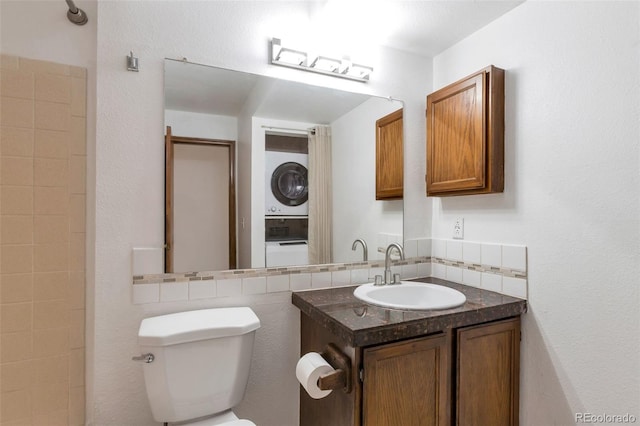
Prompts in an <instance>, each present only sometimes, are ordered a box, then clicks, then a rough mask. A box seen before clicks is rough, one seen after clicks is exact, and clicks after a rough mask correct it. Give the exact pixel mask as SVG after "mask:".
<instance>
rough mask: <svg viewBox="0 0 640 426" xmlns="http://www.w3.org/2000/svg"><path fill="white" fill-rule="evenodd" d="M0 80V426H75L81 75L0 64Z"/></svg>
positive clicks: (80, 290)
mask: <svg viewBox="0 0 640 426" xmlns="http://www.w3.org/2000/svg"><path fill="white" fill-rule="evenodd" d="M0 78H1V84H0V100H1V105H0V108H1V109H0V404H1V405H0V425H2V426H4V425H9V424H25V425H26V424H33V425H58V424H61V425H81V424H84V393H85V392H84V353H85V350H84V348H85V343H84V324H85V303H84V298H85V292H84V288H85V199H86V198H85V193H86V190H85V182H86V179H85V165H86V151H85V147H86V137H85V133H86V132H85V116H86V112H85V111H86V100H85V99H86V71H85V69H83V68H78V67H73V66H68V65H63V64H56V63H50V62H43V61H36V60H30V59H25V58H19V57H15V56H7V55H2V56H1V57H0Z"/></svg>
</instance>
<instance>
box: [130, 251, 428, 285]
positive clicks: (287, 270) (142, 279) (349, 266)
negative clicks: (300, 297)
mask: <svg viewBox="0 0 640 426" xmlns="http://www.w3.org/2000/svg"><path fill="white" fill-rule="evenodd" d="M430 261H431V258H429V257H414V258H410V259H405V260H396V261H392V264H393V266H406V265H415V264H419V263H428V262H430ZM373 268H384V260H375V261H369V262H353V263H331V264H324V265H306V266H287V267H277V268H261V269H232V270H226V271H203V272H185V273H175V274H147V275H134V276H133V284H150V283H175V282H189V281H204V280H214V279H215V280H220V279H230V278H243V279H244V278H253V277H270V276H275V275H291V274H303V273H307V274H308V273H318V272H336V271H352V270H356V269H373Z"/></svg>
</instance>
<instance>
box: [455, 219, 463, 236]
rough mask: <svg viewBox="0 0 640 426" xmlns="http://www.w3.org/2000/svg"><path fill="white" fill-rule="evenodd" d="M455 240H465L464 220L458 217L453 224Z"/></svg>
mask: <svg viewBox="0 0 640 426" xmlns="http://www.w3.org/2000/svg"><path fill="white" fill-rule="evenodd" d="M453 238H454V239H456V240H461V239H463V238H464V218H461V217H458V218H456V220H455V221H454V222H453Z"/></svg>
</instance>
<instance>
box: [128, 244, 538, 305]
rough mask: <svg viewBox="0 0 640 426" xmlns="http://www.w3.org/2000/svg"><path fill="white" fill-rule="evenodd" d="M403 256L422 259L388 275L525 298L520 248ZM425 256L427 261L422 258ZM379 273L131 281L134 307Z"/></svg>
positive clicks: (295, 271) (451, 247) (452, 248)
mask: <svg viewBox="0 0 640 426" xmlns="http://www.w3.org/2000/svg"><path fill="white" fill-rule="evenodd" d="M414 245H415V246H414ZM405 253H406V254H407V253H408V254H421V255H420V256H412V257H408V258H406V259H405V260H394V261H392V266H391V269H392V271H393V273H400V274H401V277H402V279H412V278H424V277H431V276H432V277H436V278H443V279H447V280H449V281H453V282H457V283H461V284H465V285H469V286H473V287H478V288H483V289H486V290H490V291H494V292H498V293H502V294H507V295H510V296H515V297H520V298H523V299H526V298H527V291H528V290H527V285H528V283H527V267H526V265H527V258H526V256H527V251H526V247H524V246H511V245H499V244H486V243H475V242H467V241H459V240H438V239H434V240H430V239H422V240H409V241H407V242H406V245H405ZM425 253H428V254H429V255H423V254H425ZM431 253H433V254H432V255H431ZM383 272H384V261H383V260H375V261H369V262H352V263H334V264H325V265H308V266H290V267H277V268H266V269H238V270H227V271H204V272H187V273H179V274H147V275H136V276H134V277H133V284H134V285H133V303H134V304H145V303H158V302H170V301H173V302H175V301H188V300H197V299H210V298H218V297H239V296H250V295H256V294H269V293H278V292H285V291H299V290H306V289H316V288H327V287H340V286H349V285H357V284H364V283H367V282H372V281H373V280H374V277H375V275H381V274H383Z"/></svg>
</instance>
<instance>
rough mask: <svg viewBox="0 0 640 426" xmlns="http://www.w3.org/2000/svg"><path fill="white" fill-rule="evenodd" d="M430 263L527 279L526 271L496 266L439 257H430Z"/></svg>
mask: <svg viewBox="0 0 640 426" xmlns="http://www.w3.org/2000/svg"><path fill="white" fill-rule="evenodd" d="M431 263H438V264H441V265H446V266H454V267H457V268H461V269H468V270H470V271H478V272H488V273H491V274H498V275H502V276H503V277H512V278H524V279H526V278H527V271H521V270H519V269H510V268H503V267H498V266H489V265H479V264H477V263H468V262H464V261H461V260H450V259H442V258H439V257H432V258H431Z"/></svg>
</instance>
